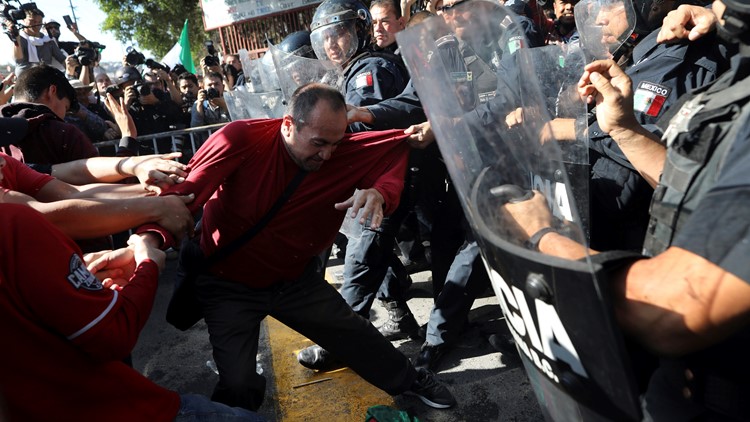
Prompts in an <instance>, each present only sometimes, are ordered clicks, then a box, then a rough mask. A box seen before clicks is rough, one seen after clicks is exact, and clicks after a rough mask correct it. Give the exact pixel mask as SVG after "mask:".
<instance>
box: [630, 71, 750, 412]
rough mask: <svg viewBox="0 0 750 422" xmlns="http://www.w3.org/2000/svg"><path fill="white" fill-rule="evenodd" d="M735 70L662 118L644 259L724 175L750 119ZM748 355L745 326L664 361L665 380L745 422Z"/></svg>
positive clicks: (749, 102)
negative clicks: (663, 153) (661, 162)
mask: <svg viewBox="0 0 750 422" xmlns="http://www.w3.org/2000/svg"><path fill="white" fill-rule="evenodd" d="M735 69H736V70H735ZM735 69H733V70H731V71H730V72H728V74H725V75H724V76H722V77H721V78H720V79H718V80H717V81H716V83H714V84H712V85H709V86H707V87H704V88H702V89H700V91H699V92H697V93H696V95H692V96H690V97H691V98H689V99H688V100H686V101H681V102H680V103H678V104H677V105H675V106H674V107H673V108H672V109H670V110H669V112H667V113H666V115H665V116H664V119H667V121H669V126H668V127H667V129H666V131H665V133H664V136H663V138H662V139H663V140H665V141H666V142H667V145H668V146H669V150H668V152H667V162H666V163H665V166H664V173H663V174H662V177H661V180H660V182H659V186H658V187H657V188H656V190H655V191H654V196H653V199H652V203H651V210H650V212H651V221H650V223H649V226H648V232H647V233H646V240H645V242H644V254H646V255H649V256H654V255H657V254H659V253H661V252H663V251H664V250H666V249H667V248H668V247H669V246H670V245H671V244H672V241H673V240H674V237H675V234H676V233H677V232H679V230H680V229H681V227H682V226H683V225H684V223H685V222H686V221H687V220H688V218H689V216H690V215H691V213H692V211H693V210H695V209H696V207H697V205H698V203H699V202H700V201H701V200H702V199H703V198H704V196H705V195H706V193H707V192H708V191H709V189H710V188H711V187H712V186H713V185H714V184H715V181H716V180H717V178H718V176H719V175H720V174H721V170H722V166H723V164H724V161H725V158H726V156H727V152H728V151H730V150H731V146H732V144H733V143H734V141H735V139H736V138H737V132H738V131H739V130H740V128H741V126H742V124H747V122H748V121H750V77H748V73H750V71H748V69H744V70H743V69H742V67H739V68H735ZM743 79H744V80H743ZM733 121H734V125H733V124H732V123H733ZM740 123H742V124H740ZM749 354H750V327H745V328H744V329H742V330H740V331H739V332H737V333H736V334H734V335H732V336H731V337H729V338H728V339H726V340H724V341H722V342H720V343H718V344H716V345H713V346H711V347H709V348H707V349H704V350H702V351H700V352H697V353H693V354H690V355H687V356H684V357H682V358H678V359H663V360H662V367H661V368H660V371H661V373H662V374H661V376H662V377H665V378H666V379H670V380H671V381H670V383H671V386H672V387H671V388H678V389H680V390H681V392H678V395H681V396H682V395H684V394H685V391H689V392H690V394H689V395H688V396H685V398H686V399H687V400H690V401H692V402H693V403H695V404H699V407H698V409H701V408H702V409H708V410H710V412H711V414H712V415H714V416H715V417H719V418H720V419H721V418H724V417H726V416H731V417H734V418H738V419H742V420H744V419H746V418H750V403H749V402H748V400H747V398H748V397H750V382H748V379H750V367H749V366H748V364H747V363H746V361H747V356H748V355H749ZM686 374H690V376H687V375H686ZM659 394H660V393H659V392H658V391H657V392H655V393H654V394H653V395H654V396H655V397H656V400H660V397H659ZM688 397H689V399H688ZM667 402H670V401H669V400H667ZM671 403H672V405H676V406H684V405H680V404H679V403H673V402H671ZM686 404H687V403H686ZM691 409H692V408H691ZM703 411H704V410H700V412H703ZM694 416H695V417H704V418H705V417H707V416H706V415H705V414H696V415H694ZM657 419H658V417H657ZM710 420H713V419H710ZM721 420H723V419H721Z"/></svg>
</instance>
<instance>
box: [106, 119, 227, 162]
mask: <svg viewBox="0 0 750 422" xmlns="http://www.w3.org/2000/svg"><path fill="white" fill-rule="evenodd" d="M224 125H226V123H218V124H215V125H209V126H201V127H194V128H190V129H182V130H173V131H169V132H161V133H153V134H151V135H143V136H139V137H137V138H136V140H137V141H138V155H148V154H166V153H169V152H182V158H181V159H180V161H182V162H185V163H187V162H188V161H189V160H190V158H191V157H192V156H193V154H195V152H196V151H198V148H200V146H201V145H203V142H205V140H206V139H208V137H209V136H210V135H211V134H212V133H214V132H215V131H217V130H219V129H221V128H222V127H224ZM188 140H189V142H186V141H188ZM119 142H120V140H119V139H118V140H113V141H103V142H96V143H94V146H95V147H96V149H97V150H99V155H101V156H114V155H115V146H116V145H117V144H118V143H119ZM186 147H188V149H186Z"/></svg>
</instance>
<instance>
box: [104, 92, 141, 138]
mask: <svg viewBox="0 0 750 422" xmlns="http://www.w3.org/2000/svg"><path fill="white" fill-rule="evenodd" d="M104 104H105V105H106V106H107V109H108V110H109V112H110V113H112V116H113V117H114V118H115V121H116V122H117V126H118V127H119V128H120V133H121V134H122V136H130V137H132V138H135V137H137V136H138V131H137V130H136V128H135V122H134V121H133V118H132V117H131V116H130V113H129V112H128V107H127V106H125V99H124V98H120V99H116V98H115V97H113V96H112V94H107V96H106V97H105V99H104Z"/></svg>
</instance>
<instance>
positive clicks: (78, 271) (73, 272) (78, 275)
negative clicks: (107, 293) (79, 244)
mask: <svg viewBox="0 0 750 422" xmlns="http://www.w3.org/2000/svg"><path fill="white" fill-rule="evenodd" d="M68 271H69V273H68V277H67V279H68V281H69V282H70V284H72V285H73V287H75V288H76V290H78V289H80V288H84V289H86V290H102V289H103V288H104V286H102V283H101V282H100V281H99V279H98V278H96V277H95V276H94V275H93V274H91V272H90V271H89V270H88V269H87V268H86V266H85V265H83V261H81V257H79V256H78V255H76V254H73V256H71V257H70V263H69V264H68Z"/></svg>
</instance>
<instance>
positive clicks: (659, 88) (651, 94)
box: [633, 81, 672, 117]
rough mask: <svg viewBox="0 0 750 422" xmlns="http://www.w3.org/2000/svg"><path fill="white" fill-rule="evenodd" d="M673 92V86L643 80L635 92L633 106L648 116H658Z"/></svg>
mask: <svg viewBox="0 0 750 422" xmlns="http://www.w3.org/2000/svg"><path fill="white" fill-rule="evenodd" d="M671 92H672V88H669V87H667V86H664V85H659V84H655V83H653V82H647V81H641V82H640V83H639V84H638V88H636V90H635V94H633V108H635V110H636V111H640V112H641V113H645V114H646V115H648V116H651V117H656V116H658V115H659V113H660V112H661V109H662V108H663V107H664V103H665V102H666V101H667V98H669V94H670V93H671Z"/></svg>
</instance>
